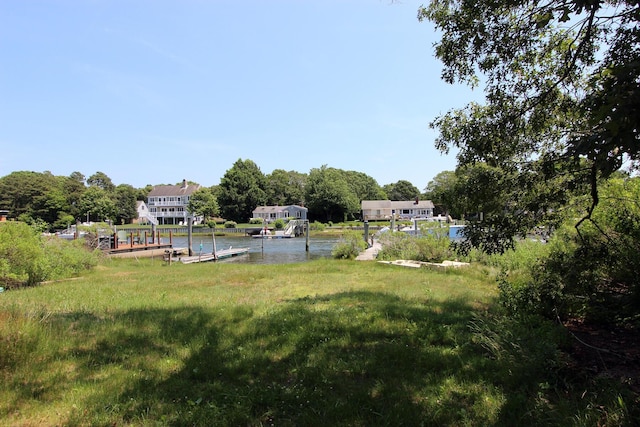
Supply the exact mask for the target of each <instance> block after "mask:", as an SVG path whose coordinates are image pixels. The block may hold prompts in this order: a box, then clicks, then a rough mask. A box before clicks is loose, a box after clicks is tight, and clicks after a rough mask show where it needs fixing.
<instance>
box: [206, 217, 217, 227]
mask: <svg viewBox="0 0 640 427" xmlns="http://www.w3.org/2000/svg"><path fill="white" fill-rule="evenodd" d="M207 227H209V228H212V229H214V228H216V222H215V221H214V220H212V219H210V220H209V221H207Z"/></svg>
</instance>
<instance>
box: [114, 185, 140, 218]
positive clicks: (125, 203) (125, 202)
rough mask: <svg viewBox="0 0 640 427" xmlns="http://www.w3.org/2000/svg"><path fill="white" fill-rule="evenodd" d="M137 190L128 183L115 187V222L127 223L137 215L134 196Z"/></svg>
mask: <svg viewBox="0 0 640 427" xmlns="http://www.w3.org/2000/svg"><path fill="white" fill-rule="evenodd" d="M137 194H138V190H136V189H135V188H133V187H132V186H131V185H129V184H120V185H118V186H117V187H116V188H115V194H114V199H115V207H116V222H117V223H118V224H129V223H131V222H132V220H134V219H135V218H136V217H137V216H138V211H137V209H136V196H137Z"/></svg>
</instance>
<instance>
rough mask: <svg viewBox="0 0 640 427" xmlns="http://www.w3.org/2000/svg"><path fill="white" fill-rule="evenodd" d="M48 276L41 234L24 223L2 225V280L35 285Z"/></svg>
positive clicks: (0, 256)
mask: <svg viewBox="0 0 640 427" xmlns="http://www.w3.org/2000/svg"><path fill="white" fill-rule="evenodd" d="M46 276H47V275H46V262H45V256H44V250H43V247H42V242H41V237H40V234H39V233H38V232H36V231H35V230H34V229H33V228H32V227H30V226H29V225H27V224H26V223H24V222H17V221H16V222H14V221H10V222H3V223H0V280H1V278H3V277H7V278H9V279H13V280H17V281H20V282H23V283H25V284H27V285H33V284H35V283H38V282H40V281H42V280H45V279H46Z"/></svg>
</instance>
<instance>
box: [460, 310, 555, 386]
mask: <svg viewBox="0 0 640 427" xmlns="http://www.w3.org/2000/svg"><path fill="white" fill-rule="evenodd" d="M469 325H470V329H471V331H472V333H473V342H474V343H475V344H476V345H479V346H481V347H482V348H483V349H484V351H486V352H487V355H488V356H490V357H491V358H492V359H494V360H497V361H501V362H504V363H503V364H501V366H503V367H505V368H507V369H508V372H504V373H503V374H507V375H504V376H505V377H508V378H509V382H510V388H514V389H517V390H519V391H520V392H521V393H522V394H527V393H528V392H529V390H530V389H532V388H535V387H536V386H538V385H539V384H537V382H536V381H537V380H538V379H539V376H540V373H541V372H544V373H545V374H546V376H547V377H548V378H551V377H553V374H554V373H555V371H556V370H557V369H558V368H559V367H560V366H561V355H560V348H561V347H563V346H565V345H566V342H567V336H566V335H565V333H564V332H563V330H562V329H560V328H558V326H557V325H556V324H554V323H553V322H551V321H548V320H545V319H541V318H539V317H535V316H528V317H521V318H518V319H513V318H509V317H504V316H495V315H490V314H486V315H481V316H476V318H475V319H474V320H473V321H472V322H470V324H469Z"/></svg>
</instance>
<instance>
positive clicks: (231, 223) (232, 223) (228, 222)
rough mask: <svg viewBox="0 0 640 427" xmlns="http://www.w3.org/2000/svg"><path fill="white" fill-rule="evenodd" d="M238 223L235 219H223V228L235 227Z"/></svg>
mask: <svg viewBox="0 0 640 427" xmlns="http://www.w3.org/2000/svg"><path fill="white" fill-rule="evenodd" d="M237 226H238V223H237V222H235V221H225V223H224V228H236V227H237Z"/></svg>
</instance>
